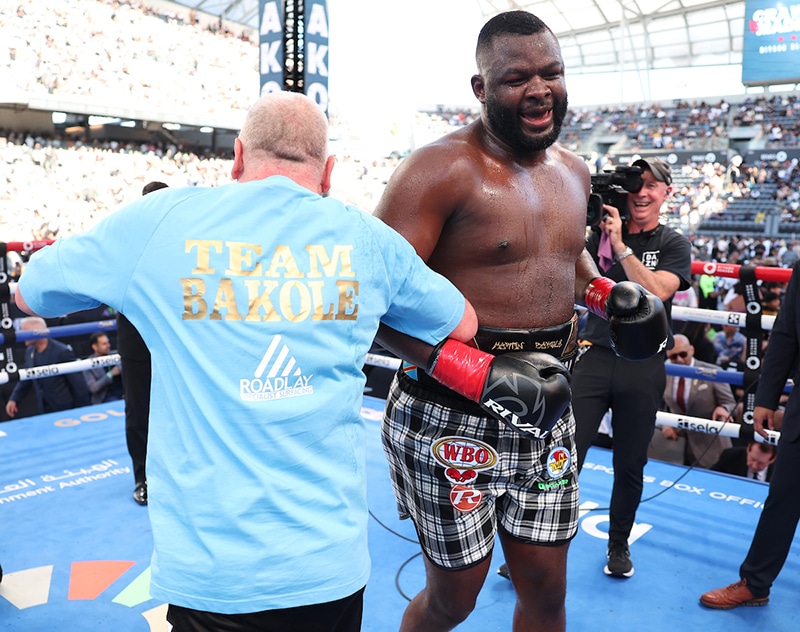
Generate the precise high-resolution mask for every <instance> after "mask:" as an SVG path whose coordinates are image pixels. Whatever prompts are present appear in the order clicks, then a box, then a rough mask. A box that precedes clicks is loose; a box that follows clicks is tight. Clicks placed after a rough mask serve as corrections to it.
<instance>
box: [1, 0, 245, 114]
mask: <svg viewBox="0 0 800 632" xmlns="http://www.w3.org/2000/svg"><path fill="white" fill-rule="evenodd" d="M175 6H176V9H175V10H173V11H168V10H166V9H165V8H159V9H154V8H152V7H150V5H149V4H148V3H146V2H136V1H125V0H69V2H63V1H62V2H40V1H39V0H0V33H2V38H0V82H2V85H3V91H4V93H5V94H6V95H11V94H13V93H14V91H15V90H16V91H18V92H20V93H23V94H26V95H28V96H32V97H35V96H39V95H65V96H69V97H85V98H89V99H91V101H92V103H94V104H96V105H98V106H99V105H101V104H103V105H106V104H119V103H129V104H131V105H135V106H137V107H140V106H143V105H144V106H146V107H147V108H148V109H158V110H166V111H174V110H175V109H180V110H182V111H184V112H185V111H190V112H195V111H196V110H198V109H201V111H202V113H203V114H204V115H210V114H214V113H223V112H229V111H230V110H239V111H242V112H244V111H245V110H246V109H247V107H249V105H250V103H252V102H253V101H254V100H255V98H256V97H257V96H258V94H257V93H258V72H259V71H258V60H259V55H258V52H257V51H258V42H257V38H256V36H255V35H252V34H250V33H249V32H248V30H247V29H244V27H242V31H241V32H240V33H234V32H233V31H232V30H231V29H230V28H227V27H226V26H225V23H224V22H220V21H216V22H215V21H209V20H208V19H205V20H201V19H200V15H199V14H197V13H195V12H193V11H191V10H190V9H189V8H183V9H182V10H178V9H177V5H175ZM4 49H5V50H4Z"/></svg>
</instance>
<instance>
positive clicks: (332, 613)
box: [167, 588, 364, 632]
mask: <svg viewBox="0 0 800 632" xmlns="http://www.w3.org/2000/svg"><path fill="white" fill-rule="evenodd" d="M363 606H364V589H363V588H362V589H361V590H359V591H358V592H355V593H353V594H352V595H350V596H349V597H345V598H344V599H338V600H336V601H329V602H327V603H320V604H313V605H310V606H299V607H297V608H282V609H279V610H264V611H262V612H252V613H248V614H217V613H213V612H203V611H202V610H191V609H190V608H182V607H180V606H174V605H170V606H169V608H168V609H167V621H169V622H170V623H171V624H172V632H359V630H361V617H362V611H363Z"/></svg>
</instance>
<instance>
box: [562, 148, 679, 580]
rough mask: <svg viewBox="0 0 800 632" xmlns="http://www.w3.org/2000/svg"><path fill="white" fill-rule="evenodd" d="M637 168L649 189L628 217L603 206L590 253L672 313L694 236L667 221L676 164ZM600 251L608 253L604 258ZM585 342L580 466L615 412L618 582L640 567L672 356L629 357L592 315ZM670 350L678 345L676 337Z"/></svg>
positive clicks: (578, 413) (576, 396) (611, 559)
mask: <svg viewBox="0 0 800 632" xmlns="http://www.w3.org/2000/svg"><path fill="white" fill-rule="evenodd" d="M632 166H634V167H639V168H641V170H642V173H641V179H642V186H641V188H639V190H638V191H636V192H635V193H628V195H627V200H625V203H622V204H620V208H622V210H623V212H622V213H621V212H620V210H619V209H617V208H616V207H614V206H610V205H609V204H604V205H603V211H604V213H605V215H604V217H603V220H602V221H601V222H600V223H599V226H598V227H597V228H595V229H594V230H593V231H592V232H591V234H590V236H589V238H588V239H587V242H586V250H587V251H588V252H589V253H590V254H591V255H592V257H593V258H594V260H595V262H596V263H597V264H598V267H599V269H600V271H601V273H603V274H605V275H606V276H608V277H610V278H611V279H613V280H614V281H625V280H630V281H635V282H636V283H639V284H640V285H642V286H643V287H644V288H645V289H647V290H649V291H650V292H652V293H653V294H655V295H657V296H658V297H659V298H660V299H661V300H662V301H663V302H664V306H665V307H666V309H667V313H668V314H669V313H670V310H671V307H672V296H673V295H674V294H675V292H677V291H678V290H685V289H686V288H687V287H689V284H690V279H691V245H690V243H689V240H688V239H686V237H684V236H683V235H681V234H680V233H678V232H676V231H674V230H673V229H671V228H669V227H668V226H665V225H663V224H661V223H660V222H659V215H660V213H661V207H662V206H663V205H664V202H665V201H666V199H667V198H668V197H669V195H670V194H671V192H672V187H671V185H672V173H671V170H670V167H669V165H668V164H667V163H665V162H664V161H663V160H659V159H658V158H643V159H640V160H636V161H635V162H634V163H633V165H632ZM634 188H635V187H634ZM598 250H599V252H600V254H601V255H604V256H602V257H601V256H599V255H598ZM603 264H606V265H607V266H609V267H608V268H607V269H606V268H605V266H604V265H603ZM604 270H605V271H604ZM581 338H582V342H583V345H584V352H583V353H582V354H581V356H580V357H579V360H578V361H577V363H576V364H575V368H574V370H573V377H572V392H573V401H572V405H573V410H574V412H575V421H576V424H577V434H576V441H577V449H578V467H579V468H581V467H582V466H583V462H584V459H585V458H586V452H587V450H588V449H589V446H591V445H592V443H593V441H594V439H595V437H596V436H597V430H598V427H599V425H600V422H601V420H602V418H603V416H604V415H605V413H606V412H607V411H608V409H609V408H610V409H611V426H612V430H613V446H612V449H613V467H614V486H613V489H612V492H611V505H610V511H609V517H610V525H609V531H608V540H609V541H608V553H607V555H608V564H607V565H606V567H605V568H604V572H605V573H606V575H611V576H612V577H630V576H632V575H633V563H632V562H631V558H630V553H629V551H628V537H629V536H630V532H631V528H632V527H633V521H634V518H635V516H636V509H637V508H638V506H639V501H640V500H641V496H642V485H643V475H644V466H645V464H646V463H647V448H648V446H649V444H650V441H651V439H652V437H653V430H654V428H655V420H656V412H657V411H658V409H659V406H660V405H661V397H662V394H663V392H664V385H665V383H666V372H665V369H664V357H665V354H664V353H659V354H657V355H656V356H654V357H653V358H651V359H649V360H642V361H639V362H635V361H631V360H623V359H622V358H620V357H618V356H617V355H615V353H614V351H612V349H611V347H610V346H609V328H608V322H607V321H605V320H603V319H602V318H600V317H598V316H596V315H594V314H592V313H589V314H588V319H587V321H586V325H585V327H584V330H583V332H582V334H581ZM668 346H670V347H671V346H672V337H671V336H670V338H669V341H668ZM664 351H666V350H664Z"/></svg>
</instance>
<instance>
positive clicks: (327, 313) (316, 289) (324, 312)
mask: <svg viewBox="0 0 800 632" xmlns="http://www.w3.org/2000/svg"><path fill="white" fill-rule="evenodd" d="M308 287H310V288H311V303H312V304H313V305H314V314H313V315H312V316H311V320H333V316H334V314H333V310H334V309H335V307H334V304H333V303H328V304H327V306H326V305H325V301H324V299H323V298H322V289H323V288H324V287H325V281H309V282H308Z"/></svg>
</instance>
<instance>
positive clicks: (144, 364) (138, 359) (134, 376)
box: [117, 314, 151, 485]
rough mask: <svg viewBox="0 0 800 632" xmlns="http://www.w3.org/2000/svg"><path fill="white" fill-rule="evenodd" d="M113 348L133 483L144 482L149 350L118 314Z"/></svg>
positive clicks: (148, 405) (148, 411)
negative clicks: (119, 363)
mask: <svg viewBox="0 0 800 632" xmlns="http://www.w3.org/2000/svg"><path fill="white" fill-rule="evenodd" d="M117 346H118V347H119V355H120V359H121V361H122V388H123V389H124V392H125V438H126V440H127V443H128V453H129V454H130V455H131V462H132V464H133V478H134V480H135V481H136V484H137V485H138V484H139V483H144V482H145V480H146V478H147V476H146V473H145V461H146V460H147V428H148V420H149V418H150V377H151V367H150V350H149V349H148V348H147V345H146V344H145V343H144V340H142V337H141V336H140V335H139V332H138V331H136V328H135V327H134V326H133V325H132V324H131V322H130V321H129V320H128V319H127V318H125V316H123V315H122V314H117Z"/></svg>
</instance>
